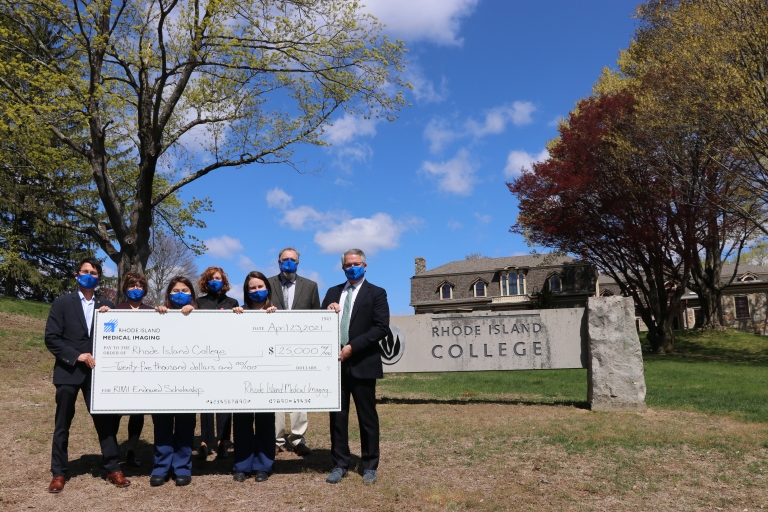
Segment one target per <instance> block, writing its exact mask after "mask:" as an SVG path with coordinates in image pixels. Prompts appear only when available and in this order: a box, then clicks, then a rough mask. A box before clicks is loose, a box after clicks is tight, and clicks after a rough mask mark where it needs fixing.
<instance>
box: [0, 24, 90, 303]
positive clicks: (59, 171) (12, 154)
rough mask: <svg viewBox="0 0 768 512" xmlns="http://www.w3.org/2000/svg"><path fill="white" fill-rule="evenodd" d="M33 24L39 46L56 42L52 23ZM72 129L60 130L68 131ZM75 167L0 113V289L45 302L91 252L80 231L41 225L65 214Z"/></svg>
mask: <svg viewBox="0 0 768 512" xmlns="http://www.w3.org/2000/svg"><path fill="white" fill-rule="evenodd" d="M9 26H11V23H10V20H9V19H8V18H7V17H4V16H0V27H3V28H8V27H9ZM33 29H34V33H35V35H36V38H37V40H38V41H39V42H40V44H42V45H45V46H46V47H47V48H56V47H57V46H59V45H60V43H61V38H60V36H59V35H58V34H57V32H56V27H55V25H54V24H51V23H48V22H46V21H45V20H35V24H34V27H33ZM27 50H28V52H29V53H28V60H29V58H32V56H34V57H35V58H39V57H40V55H41V54H42V53H43V52H42V51H41V50H40V48H39V47H37V46H36V45H30V47H28V48H27ZM56 55H58V56H61V54H60V53H56ZM12 58H14V55H13V54H12V53H11V52H10V51H9V50H8V49H7V48H6V49H3V51H2V52H0V59H2V61H3V62H7V61H9V60H11V59H12ZM15 85H16V86H17V88H19V89H22V90H25V91H27V93H28V94H29V95H30V96H34V95H40V91H39V90H36V89H35V88H34V86H32V84H30V83H29V81H27V80H24V79H23V77H20V78H19V79H17V81H16V82H15ZM5 93H6V91H2V92H0V94H5ZM65 125H66V123H65ZM72 128H73V127H72V126H71V125H70V126H66V128H65V129H66V130H67V131H68V132H71V131H72ZM53 162H55V163H56V167H55V168H54V166H53V165H51V164H52V163H53ZM38 164H39V165H38ZM78 164H79V163H78V162H77V161H76V159H74V158H73V155H72V154H71V151H69V149H68V148H65V147H63V144H61V143H59V142H58V141H57V140H56V139H55V138H54V137H53V136H52V134H51V133H50V131H49V130H47V129H46V128H45V127H42V126H38V125H35V124H34V123H23V124H21V123H18V122H17V120H14V119H13V117H12V116H9V115H8V114H7V112H5V111H0V290H2V293H3V294H4V295H6V296H12V297H23V298H33V299H35V300H41V301H44V300H47V301H50V300H52V299H53V298H54V297H56V296H57V295H59V294H61V293H62V292H63V291H65V289H66V288H67V287H68V285H71V284H72V276H73V272H74V267H75V264H76V263H77V261H78V260H79V259H80V258H82V257H84V256H86V255H91V254H92V253H93V247H92V243H91V242H90V241H89V240H88V238H87V237H86V236H84V235H83V234H81V233H76V232H73V231H70V230H67V229H63V228H61V227H55V226H51V225H50V224H48V223H47V222H46V220H47V219H62V218H67V217H68V216H69V218H71V215H69V213H68V212H67V211H66V209H64V208H62V206H61V203H60V202H59V197H60V196H61V195H63V194H69V195H71V196H73V197H74V196H78V195H79V194H80V193H81V192H82V189H83V187H82V184H81V183H78V180H77V179H73V177H74V176H76V175H77V174H78V172H79V173H82V172H83V171H85V167H84V166H82V165H80V166H79V167H78ZM78 201H80V202H82V200H81V199H79V200H78Z"/></svg>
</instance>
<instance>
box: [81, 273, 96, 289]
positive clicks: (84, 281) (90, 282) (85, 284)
mask: <svg viewBox="0 0 768 512" xmlns="http://www.w3.org/2000/svg"><path fill="white" fill-rule="evenodd" d="M77 284H78V285H79V286H80V287H81V288H85V289H86V290H93V289H94V288H96V285H98V284H99V278H98V277H94V276H92V275H91V274H79V275H78V276H77Z"/></svg>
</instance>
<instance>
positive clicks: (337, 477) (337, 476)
mask: <svg viewBox="0 0 768 512" xmlns="http://www.w3.org/2000/svg"><path fill="white" fill-rule="evenodd" d="M345 476H347V470H346V469H342V468H333V471H331V474H330V475H328V478H326V479H325V481H326V482H328V483H329V484H337V483H339V482H341V479H342V478H344V477H345Z"/></svg>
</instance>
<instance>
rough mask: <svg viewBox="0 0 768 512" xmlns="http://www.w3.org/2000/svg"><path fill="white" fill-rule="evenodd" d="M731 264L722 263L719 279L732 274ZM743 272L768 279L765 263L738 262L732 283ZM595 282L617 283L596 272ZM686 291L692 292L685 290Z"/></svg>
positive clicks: (729, 276) (726, 278)
mask: <svg viewBox="0 0 768 512" xmlns="http://www.w3.org/2000/svg"><path fill="white" fill-rule="evenodd" d="M733 267H734V266H733V265H727V264H726V265H723V267H722V269H721V271H720V281H721V282H727V281H728V280H729V279H730V278H731V276H732V275H733ZM745 274H754V275H755V276H757V279H758V280H759V281H768V266H765V265H744V264H740V265H739V268H738V271H737V272H736V277H735V278H734V280H733V282H734V284H736V283H739V279H740V278H741V277H742V276H744V275H745ZM597 282H598V283H599V284H600V285H617V283H616V281H614V280H613V278H612V277H611V276H609V275H607V274H598V276H597ZM687 292H688V293H690V294H693V292H690V291H688V290H687Z"/></svg>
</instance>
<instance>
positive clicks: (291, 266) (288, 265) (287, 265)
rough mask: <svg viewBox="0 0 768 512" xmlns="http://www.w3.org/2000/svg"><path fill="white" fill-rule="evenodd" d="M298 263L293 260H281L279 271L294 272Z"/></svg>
mask: <svg viewBox="0 0 768 512" xmlns="http://www.w3.org/2000/svg"><path fill="white" fill-rule="evenodd" d="M297 268H299V264H298V263H296V262H295V261H293V260H283V261H281V262H280V271H281V272H285V273H286V274H295V273H296V269H297Z"/></svg>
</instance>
